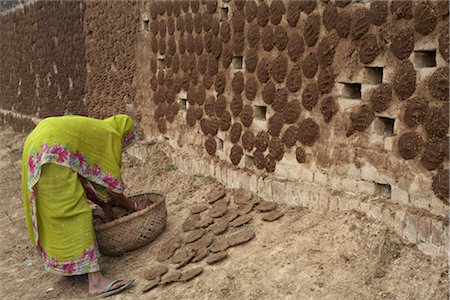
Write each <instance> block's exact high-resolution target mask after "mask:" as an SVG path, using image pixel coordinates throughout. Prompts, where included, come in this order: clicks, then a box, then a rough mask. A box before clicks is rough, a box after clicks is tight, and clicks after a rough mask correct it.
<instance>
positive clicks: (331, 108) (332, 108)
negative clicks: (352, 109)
mask: <svg viewBox="0 0 450 300" xmlns="http://www.w3.org/2000/svg"><path fill="white" fill-rule="evenodd" d="M338 110H339V107H338V105H337V104H336V101H335V99H334V98H333V96H326V97H324V98H323V99H322V103H321V106H320V112H321V113H322V115H323V119H324V121H325V123H329V122H330V121H331V119H332V118H333V116H334V115H335V114H336V113H337V112H338Z"/></svg>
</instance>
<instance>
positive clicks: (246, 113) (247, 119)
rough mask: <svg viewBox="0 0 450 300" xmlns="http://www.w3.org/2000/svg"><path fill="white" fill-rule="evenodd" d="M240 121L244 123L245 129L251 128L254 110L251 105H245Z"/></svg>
mask: <svg viewBox="0 0 450 300" xmlns="http://www.w3.org/2000/svg"><path fill="white" fill-rule="evenodd" d="M240 119H241V122H242V125H244V126H245V127H247V128H248V127H250V126H251V125H252V123H253V108H252V106H251V105H245V106H244V107H243V108H242V111H241V114H240Z"/></svg>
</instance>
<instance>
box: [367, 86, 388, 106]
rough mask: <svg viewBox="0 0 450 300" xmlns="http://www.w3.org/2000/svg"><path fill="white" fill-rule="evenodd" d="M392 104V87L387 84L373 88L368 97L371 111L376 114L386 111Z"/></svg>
mask: <svg viewBox="0 0 450 300" xmlns="http://www.w3.org/2000/svg"><path fill="white" fill-rule="evenodd" d="M391 102H392V87H391V85H390V84H388V83H382V84H380V85H379V86H378V87H377V88H375V89H374V90H373V92H372V95H371V96H370V103H371V105H372V109H373V110H374V111H376V112H378V113H381V112H383V111H385V110H387V109H388V108H389V107H390V106H391Z"/></svg>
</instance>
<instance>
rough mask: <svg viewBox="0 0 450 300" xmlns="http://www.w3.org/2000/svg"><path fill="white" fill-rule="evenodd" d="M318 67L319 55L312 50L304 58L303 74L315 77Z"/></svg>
mask: <svg viewBox="0 0 450 300" xmlns="http://www.w3.org/2000/svg"><path fill="white" fill-rule="evenodd" d="M318 68H319V63H318V62H317V56H316V54H315V53H314V52H310V53H309V54H307V55H306V56H305V58H304V59H303V63H302V69H303V75H305V77H307V78H313V77H314V76H315V75H316V73H317V69H318Z"/></svg>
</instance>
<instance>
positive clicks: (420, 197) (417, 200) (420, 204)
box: [409, 193, 430, 210]
mask: <svg viewBox="0 0 450 300" xmlns="http://www.w3.org/2000/svg"><path fill="white" fill-rule="evenodd" d="M409 203H410V204H411V206H413V207H416V208H423V209H426V210H428V209H429V204H430V196H429V195H425V194H422V193H409Z"/></svg>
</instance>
